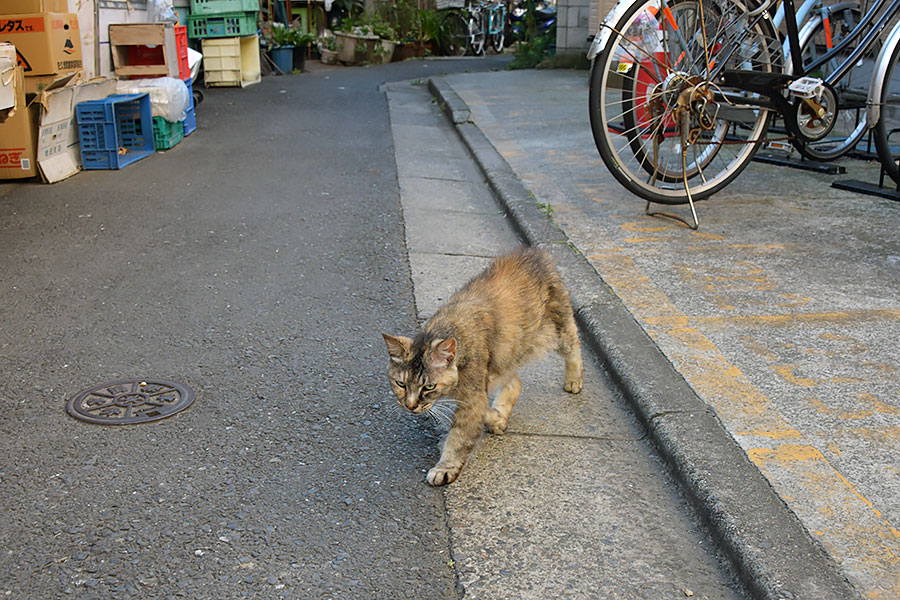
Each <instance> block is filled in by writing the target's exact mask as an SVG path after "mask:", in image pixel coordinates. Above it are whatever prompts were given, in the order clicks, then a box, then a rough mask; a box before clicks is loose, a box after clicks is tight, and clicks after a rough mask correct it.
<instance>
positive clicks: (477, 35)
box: [466, 2, 487, 56]
mask: <svg viewBox="0 0 900 600" xmlns="http://www.w3.org/2000/svg"><path fill="white" fill-rule="evenodd" d="M485 6H486V5H485V4H484V3H483V2H473V3H470V4H469V5H468V6H467V7H466V10H467V11H468V12H469V19H468V23H467V26H468V31H469V44H470V46H471V48H472V54H474V55H475V56H483V55H484V43H485V39H486V37H487V36H486V30H485V27H484V24H485Z"/></svg>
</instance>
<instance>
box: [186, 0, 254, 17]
mask: <svg viewBox="0 0 900 600" xmlns="http://www.w3.org/2000/svg"><path fill="white" fill-rule="evenodd" d="M258 11H259V0H191V14H193V15H218V14H222V13H235V12H258Z"/></svg>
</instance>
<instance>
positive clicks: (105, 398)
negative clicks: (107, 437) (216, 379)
mask: <svg viewBox="0 0 900 600" xmlns="http://www.w3.org/2000/svg"><path fill="white" fill-rule="evenodd" d="M193 401H194V390H192V389H191V388H189V387H188V386H186V385H184V384H183V383H178V382H175V381H169V380H167V379H123V380H121V381H111V382H109V383H104V384H102V385H95V386H94V387H91V388H88V389H86V390H81V391H80V392H78V393H77V394H75V395H74V396H72V397H71V398H69V404H68V405H67V406H66V410H68V411H69V414H70V415H72V416H73V417H75V418H76V419H81V420H82V421H88V422H90V423H99V424H101V425H128V424H131V423H146V422H148V421H158V420H160V419H165V418H166V417H170V416H172V415H174V414H175V413H177V412H181V411H182V410H184V409H186V408H187V407H188V406H190V405H191V402H193Z"/></svg>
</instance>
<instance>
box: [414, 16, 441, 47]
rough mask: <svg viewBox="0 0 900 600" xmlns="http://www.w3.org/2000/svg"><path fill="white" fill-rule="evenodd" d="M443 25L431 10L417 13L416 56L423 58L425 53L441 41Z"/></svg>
mask: <svg viewBox="0 0 900 600" xmlns="http://www.w3.org/2000/svg"><path fill="white" fill-rule="evenodd" d="M442 29H443V23H442V22H441V17H440V15H438V13H437V12H436V11H433V10H420V11H419V35H418V39H417V40H416V42H417V49H416V56H425V53H426V51H428V52H431V51H433V50H434V49H435V47H436V46H437V44H438V43H439V42H440V40H441V31H442Z"/></svg>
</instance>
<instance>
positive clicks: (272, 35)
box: [265, 23, 316, 48]
mask: <svg viewBox="0 0 900 600" xmlns="http://www.w3.org/2000/svg"><path fill="white" fill-rule="evenodd" d="M265 39H266V42H267V43H268V45H269V46H272V47H275V48H279V47H281V46H303V45H304V44H309V43H311V42H314V41H315V39H316V38H315V37H313V36H312V35H311V34H309V33H304V32H302V31H300V30H299V29H297V28H295V27H288V26H287V25H285V24H284V23H272V29H271V30H269V32H268V33H267V34H266V35H265Z"/></svg>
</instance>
